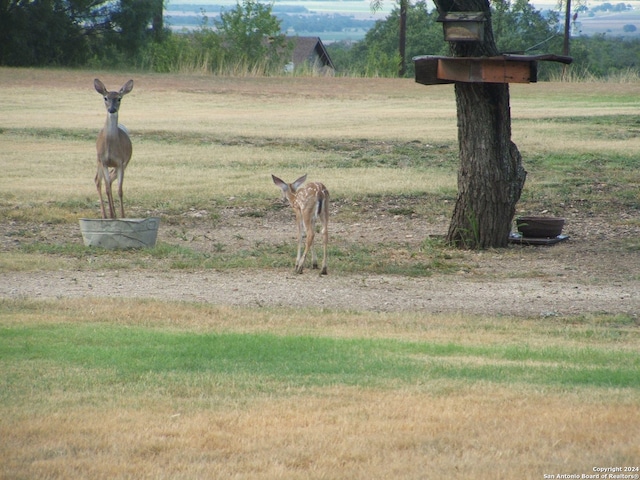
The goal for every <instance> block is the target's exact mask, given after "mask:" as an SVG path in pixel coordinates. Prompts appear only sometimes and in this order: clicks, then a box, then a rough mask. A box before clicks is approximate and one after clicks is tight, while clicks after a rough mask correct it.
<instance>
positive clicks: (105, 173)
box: [102, 167, 116, 218]
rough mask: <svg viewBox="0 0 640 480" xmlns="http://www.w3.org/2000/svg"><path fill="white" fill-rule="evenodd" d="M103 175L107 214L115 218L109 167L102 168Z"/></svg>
mask: <svg viewBox="0 0 640 480" xmlns="http://www.w3.org/2000/svg"><path fill="white" fill-rule="evenodd" d="M102 172H103V176H104V189H105V191H106V192H107V201H108V202H109V214H110V215H111V218H116V209H115V207H114V205H113V193H111V183H112V181H113V180H112V178H111V175H109V167H103V168H102Z"/></svg>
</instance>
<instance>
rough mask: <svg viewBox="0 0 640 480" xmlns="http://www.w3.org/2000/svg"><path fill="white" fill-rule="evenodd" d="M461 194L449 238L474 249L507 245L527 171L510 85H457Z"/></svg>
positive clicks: (460, 245)
mask: <svg viewBox="0 0 640 480" xmlns="http://www.w3.org/2000/svg"><path fill="white" fill-rule="evenodd" d="M455 92H456V104H457V111H458V145H459V149H460V154H459V155H460V166H459V170H458V197H457V200H456V204H455V208H454V211H453V217H452V219H451V224H450V225H449V232H448V234H447V241H448V242H449V243H450V244H452V245H455V246H458V247H463V248H472V249H484V248H501V247H506V246H507V243H508V241H509V233H510V231H511V221H512V219H513V216H514V214H515V206H516V203H517V202H518V200H519V199H520V193H521V192H522V187H523V186H524V182H525V178H526V172H525V170H524V168H523V167H522V158H521V156H520V152H519V151H518V148H517V147H516V145H515V144H514V143H513V142H512V141H511V115H510V107H509V85H508V84H499V83H457V84H456V87H455Z"/></svg>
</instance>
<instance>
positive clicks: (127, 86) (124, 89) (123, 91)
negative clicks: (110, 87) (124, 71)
mask: <svg viewBox="0 0 640 480" xmlns="http://www.w3.org/2000/svg"><path fill="white" fill-rule="evenodd" d="M131 90H133V80H129V81H128V82H127V83H125V84H124V85H123V86H122V88H121V89H120V95H126V94H127V93H129V92H130V91H131Z"/></svg>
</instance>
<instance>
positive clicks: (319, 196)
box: [271, 174, 329, 275]
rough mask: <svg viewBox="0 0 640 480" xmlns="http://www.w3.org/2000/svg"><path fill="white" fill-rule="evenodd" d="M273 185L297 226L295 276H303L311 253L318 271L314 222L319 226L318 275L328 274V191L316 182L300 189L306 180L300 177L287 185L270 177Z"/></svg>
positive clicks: (274, 177)
mask: <svg viewBox="0 0 640 480" xmlns="http://www.w3.org/2000/svg"><path fill="white" fill-rule="evenodd" d="M271 178H273V183H275V184H276V185H277V186H278V187H280V188H281V189H282V196H283V197H284V198H286V199H287V200H288V201H289V205H291V206H292V207H293V211H294V212H295V214H296V223H297V225H298V256H297V257H296V273H302V268H303V266H304V261H305V259H306V258H307V253H308V252H309V249H311V256H312V261H313V268H318V258H317V257H316V251H315V249H314V248H313V238H314V236H315V231H316V229H315V228H316V220H317V219H318V218H320V222H321V223H322V230H321V233H322V270H321V271H320V275H326V274H327V243H328V241H329V191H328V190H327V189H326V187H325V186H324V185H323V184H322V183H319V182H313V183H308V184H306V185H305V186H303V187H301V185H302V184H303V183H304V182H305V180H306V179H307V175H306V174H305V175H303V176H302V177H300V178H298V179H297V180H296V181H295V182H293V183H286V182H284V181H283V180H281V179H279V178H278V177H276V176H275V175H271ZM303 233H304V234H306V243H305V246H304V252H302V237H303Z"/></svg>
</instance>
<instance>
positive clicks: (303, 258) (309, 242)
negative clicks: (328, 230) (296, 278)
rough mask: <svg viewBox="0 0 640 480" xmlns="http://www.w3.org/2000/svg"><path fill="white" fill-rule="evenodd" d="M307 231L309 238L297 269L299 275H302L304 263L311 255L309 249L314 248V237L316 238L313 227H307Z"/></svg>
mask: <svg viewBox="0 0 640 480" xmlns="http://www.w3.org/2000/svg"><path fill="white" fill-rule="evenodd" d="M305 230H306V232H307V238H306V242H305V245H304V252H302V257H301V258H300V261H299V262H298V268H297V269H296V272H297V273H302V268H303V266H304V261H305V259H306V258H307V253H309V249H310V248H312V245H313V237H314V231H313V226H312V225H305Z"/></svg>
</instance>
